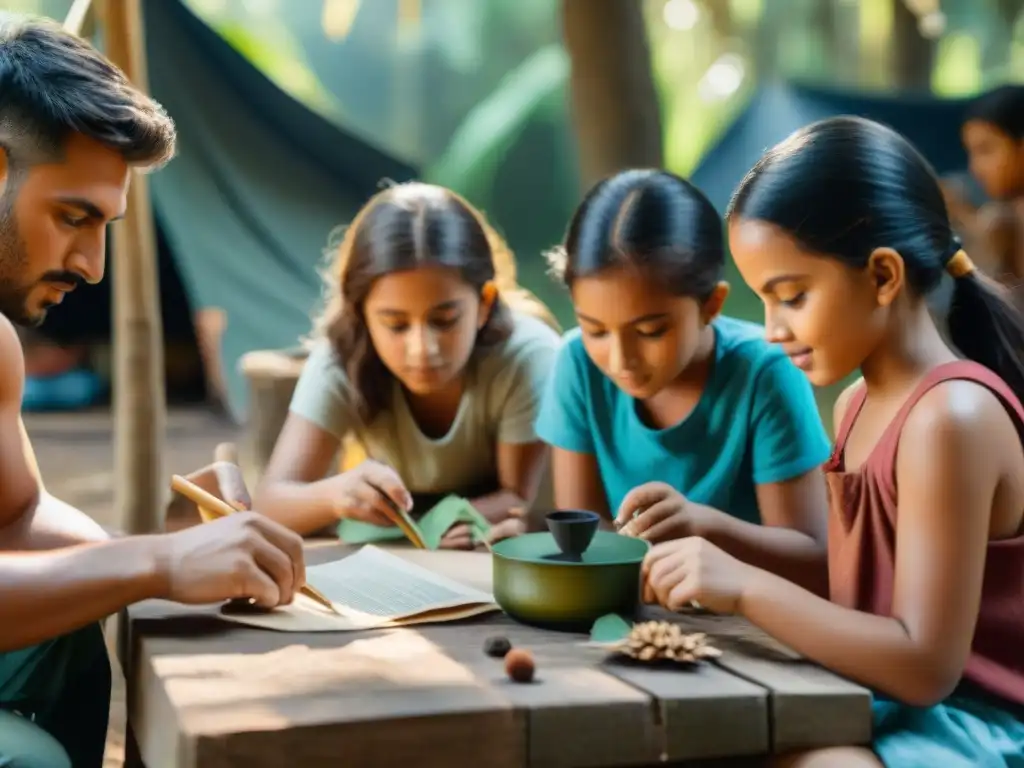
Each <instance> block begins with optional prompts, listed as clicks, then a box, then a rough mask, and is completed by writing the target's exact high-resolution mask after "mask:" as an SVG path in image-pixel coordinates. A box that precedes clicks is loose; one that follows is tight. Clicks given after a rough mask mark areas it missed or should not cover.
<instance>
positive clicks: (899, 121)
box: [691, 83, 967, 213]
mask: <svg viewBox="0 0 1024 768" xmlns="http://www.w3.org/2000/svg"><path fill="white" fill-rule="evenodd" d="M966 104H967V102H966V100H959V99H942V98H938V97H927V96H924V97H922V96H915V95H908V94H901V95H899V96H892V95H883V94H866V93H852V92H849V91H839V90H831V89H827V88H820V87H816V86H809V85H802V84H795V83H772V84H766V85H764V86H762V87H761V88H760V89H758V91H757V92H756V93H755V94H754V96H753V97H752V98H751V100H750V103H749V104H748V105H747V107H746V108H745V109H744V110H743V111H742V113H741V114H740V116H739V117H737V118H736V120H735V121H734V122H733V124H732V125H731V126H730V127H729V128H728V129H727V130H726V131H725V133H723V134H722V137H721V138H720V139H719V140H718V142H717V143H716V144H715V145H714V146H713V147H712V148H711V149H710V150H709V151H708V153H707V154H706V155H705V156H704V158H703V159H702V160H701V162H700V164H699V166H698V167H697V169H696V170H695V171H694V172H693V174H692V175H691V180H692V181H693V183H694V184H696V185H697V186H698V187H700V188H701V189H702V190H703V191H704V193H705V194H707V196H708V197H709V198H710V199H711V202H713V203H714V204H715V207H717V208H718V210H719V211H721V212H723V213H724V212H725V208H726V206H727V205H728V203H729V198H730V196H731V195H732V192H733V190H734V189H735V188H736V187H737V185H738V184H739V183H740V181H741V180H742V179H743V176H744V175H745V174H746V172H747V171H748V170H750V168H751V167H752V166H753V165H754V163H756V162H757V160H758V158H759V157H760V156H761V155H762V154H763V153H764V151H765V150H767V149H768V148H769V147H771V146H773V145H774V144H776V143H778V142H780V141H782V140H783V139H784V138H786V137H787V136H788V135H789V134H791V133H792V132H793V131H795V130H797V129H798V128H801V127H802V126H805V125H807V124H808V123H812V122H814V121H815V120H821V119H823V118H826V117H832V116H835V115H859V116H861V117H866V118H870V119H872V120H876V121H878V122H880V123H884V124H886V125H888V126H889V127H891V128H893V129H895V130H897V131H899V132H900V133H902V134H903V135H904V136H906V137H907V138H908V139H909V140H910V141H911V142H912V143H913V144H914V145H915V146H916V147H917V148H918V149H919V150H920V151H921V153H922V154H923V155H924V156H925V157H927V158H928V160H929V162H931V164H932V165H933V166H934V167H935V170H936V171H937V172H938V173H939V174H940V175H943V176H946V175H949V176H953V175H957V176H959V175H962V174H964V172H965V169H966V166H967V158H966V156H965V154H964V150H963V147H962V145H961V142H960V123H961V120H962V118H963V114H964V109H965V107H966Z"/></svg>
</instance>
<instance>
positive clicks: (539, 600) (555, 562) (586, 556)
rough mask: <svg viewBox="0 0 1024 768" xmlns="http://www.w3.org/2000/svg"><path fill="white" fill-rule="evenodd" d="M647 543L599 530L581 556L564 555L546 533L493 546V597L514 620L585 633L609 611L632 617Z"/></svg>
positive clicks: (635, 610)
mask: <svg viewBox="0 0 1024 768" xmlns="http://www.w3.org/2000/svg"><path fill="white" fill-rule="evenodd" d="M649 548H650V545H649V544H648V543H647V542H646V541H643V540H642V539H634V538H630V537H629V536H621V535H619V534H617V533H611V532H608V531H598V532H597V533H596V534H595V535H594V540H593V542H592V543H591V544H590V547H589V548H588V549H587V551H586V552H584V553H583V556H582V558H581V559H580V560H578V561H574V560H570V559H567V558H566V556H565V555H563V554H562V553H561V551H560V550H559V548H558V545H557V544H555V540H554V537H553V536H552V535H551V534H550V533H528V534H526V535H524V536H516V537H514V538H511V539H505V540H503V541H499V542H498V543H497V544H495V545H494V547H493V554H494V557H493V558H492V561H493V576H494V598H495V600H496V601H497V602H498V605H500V606H501V608H502V610H504V611H505V613H507V614H508V615H509V616H511V617H512V618H513V619H515V620H516V621H520V622H522V623H524V624H532V625H534V626H539V627H544V628H547V629H560V630H566V631H571V632H589V631H590V628H591V626H592V625H593V623H594V621H596V620H597V619H599V618H600V617H601V616H604V615H605V614H608V613H617V614H619V615H621V616H622V617H623V618H625V619H627V620H630V619H632V618H634V617H635V615H636V613H637V610H638V609H639V607H640V565H641V563H642V562H643V559H644V555H646V554H647V550H648V549H649Z"/></svg>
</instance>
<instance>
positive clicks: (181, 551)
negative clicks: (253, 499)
mask: <svg viewBox="0 0 1024 768" xmlns="http://www.w3.org/2000/svg"><path fill="white" fill-rule="evenodd" d="M158 541H159V547H160V552H159V555H158V558H159V566H158V567H159V570H160V573H161V578H162V580H163V582H164V587H165V588H164V592H165V595H164V596H165V597H166V598H167V599H169V600H175V601H177V602H180V603H190V604H203V603H216V602H220V601H222V600H230V599H234V598H253V599H254V600H255V602H256V604H257V605H260V606H262V607H264V608H273V607H276V606H279V605H287V604H289V603H291V601H292V598H293V597H294V596H295V592H296V591H297V590H298V589H300V588H301V587H302V586H303V585H305V583H306V565H305V557H304V553H303V550H302V537H301V536H299V535H298V534H297V533H293V532H292V531H290V530H288V529H287V528H285V527H284V526H282V525H279V524H278V523H275V522H273V521H272V520H270V519H269V518H266V517H264V516H262V515H259V514H256V513H253V512H239V513H237V514H234V515H231V516H229V517H224V518H221V519H219V520H214V521H213V522H210V523H204V524H202V525H196V526H193V527H191V528H186V529H184V530H182V531H178V532H177V533H171V534H166V535H164V536H161V537H159V539H158Z"/></svg>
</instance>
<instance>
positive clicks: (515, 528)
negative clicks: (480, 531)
mask: <svg viewBox="0 0 1024 768" xmlns="http://www.w3.org/2000/svg"><path fill="white" fill-rule="evenodd" d="M525 517H526V512H525V510H523V509H522V508H521V507H512V509H510V510H509V511H508V517H506V518H505V519H504V520H502V521H501V522H500V523H495V524H494V525H492V526H491V530H490V533H489V534H488V536H487V543H488V544H497V543H498V542H499V541H501V540H502V539H511V538H512V537H513V536H522V535H523V534H524V533H526V520H524V519H523V518H525Z"/></svg>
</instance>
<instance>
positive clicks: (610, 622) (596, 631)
mask: <svg viewBox="0 0 1024 768" xmlns="http://www.w3.org/2000/svg"><path fill="white" fill-rule="evenodd" d="M632 629H633V625H632V624H630V623H629V622H628V621H626V620H625V619H624V618H622V617H621V616H619V614H617V613H606V614H605V615H604V616H602V617H601V618H599V619H598V620H597V621H595V622H594V626H593V627H591V629H590V642H592V643H600V644H602V645H605V644H608V645H610V644H612V643H618V642H620V641H622V640H625V639H626V636H627V635H628V634H629V633H630V630H632Z"/></svg>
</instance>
